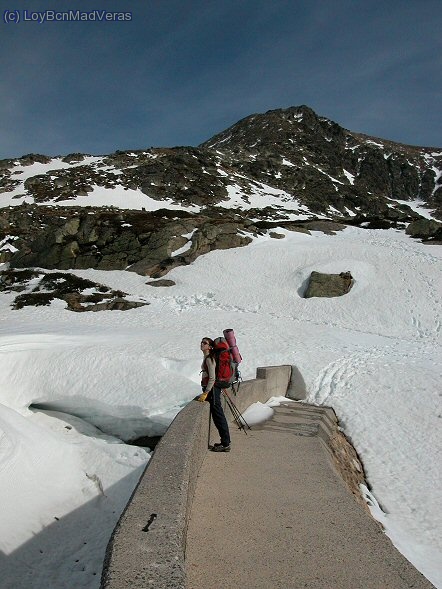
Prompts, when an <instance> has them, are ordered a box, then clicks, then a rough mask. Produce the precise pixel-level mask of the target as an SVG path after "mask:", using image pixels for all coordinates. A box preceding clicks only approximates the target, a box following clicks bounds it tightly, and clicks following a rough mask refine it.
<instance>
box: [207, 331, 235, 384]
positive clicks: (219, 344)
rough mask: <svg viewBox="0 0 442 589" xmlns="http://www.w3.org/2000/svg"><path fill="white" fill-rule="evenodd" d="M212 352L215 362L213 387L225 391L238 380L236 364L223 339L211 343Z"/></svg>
mask: <svg viewBox="0 0 442 589" xmlns="http://www.w3.org/2000/svg"><path fill="white" fill-rule="evenodd" d="M213 350H214V353H215V361H216V370H215V386H217V387H219V388H221V389H227V388H229V387H230V386H231V385H232V384H233V383H235V382H237V381H238V380H239V373H238V363H237V362H235V361H234V359H233V356H232V353H231V351H230V347H229V344H228V343H227V341H226V339H225V338H223V337H217V338H216V339H215V340H214V341H213Z"/></svg>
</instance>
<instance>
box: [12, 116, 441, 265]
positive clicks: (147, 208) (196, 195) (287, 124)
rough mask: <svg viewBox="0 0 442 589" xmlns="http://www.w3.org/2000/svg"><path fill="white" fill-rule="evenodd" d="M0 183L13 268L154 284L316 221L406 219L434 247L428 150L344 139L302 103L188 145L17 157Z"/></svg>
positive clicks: (434, 190) (433, 182) (434, 197)
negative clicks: (136, 276) (82, 272)
mask: <svg viewBox="0 0 442 589" xmlns="http://www.w3.org/2000/svg"><path fill="white" fill-rule="evenodd" d="M0 176H1V177H0V261H9V262H10V263H11V264H13V265H14V264H15V265H19V266H20V267H23V266H41V267H47V268H65V269H66V268H79V267H100V268H104V269H112V268H118V269H121V268H126V267H129V269H134V271H137V272H140V273H143V274H149V275H152V274H155V275H158V274H159V275H162V273H164V272H167V271H168V269H170V268H171V267H173V266H174V265H176V264H177V263H191V262H192V261H193V260H194V259H195V256H197V255H200V254H201V253H206V252H207V251H210V250H211V249H217V248H219V247H228V244H229V243H231V246H232V247H237V246H238V245H245V244H246V243H248V242H249V241H250V239H251V238H252V237H253V235H256V234H257V232H264V231H267V230H268V229H269V228H271V227H275V226H278V225H284V224H285V226H286V227H290V228H292V229H293V228H296V229H297V230H305V226H306V223H310V224H311V223H313V222H317V221H319V220H321V221H326V222H332V223H333V222H334V223H338V224H342V223H344V224H353V225H359V226H369V227H397V228H401V229H405V228H407V226H409V224H410V223H413V222H417V221H419V220H420V222H421V225H420V226H419V230H418V232H417V233H416V235H417V236H420V237H425V238H426V239H430V240H440V239H441V238H442V236H441V228H440V226H439V224H438V222H437V219H442V149H441V150H439V151H438V150H436V151H435V150H434V148H430V147H425V148H419V147H416V146H407V145H404V144H397V143H395V142H392V141H390V140H384V139H378V138H373V137H370V136H368V135H363V134H360V133H353V132H352V131H348V130H347V129H344V128H343V127H341V126H340V125H338V124H337V123H335V122H333V121H331V120H329V119H327V118H326V117H321V116H319V115H317V114H316V113H315V112H314V111H313V110H312V109H311V108H310V107H308V106H305V105H301V106H298V107H296V106H294V107H289V108H287V109H275V110H271V111H267V112H266V113H263V114H252V115H249V116H248V117H245V118H243V119H241V120H240V121H238V122H237V123H235V124H234V125H232V126H231V127H229V128H228V129H226V130H224V131H222V132H221V133H218V134H216V135H214V136H213V137H212V138H210V139H209V140H207V141H205V142H203V143H202V144H200V145H199V146H197V147H186V146H180V147H169V148H155V147H154V148H150V149H145V150H128V151H116V152H114V153H113V154H109V155H104V156H90V155H86V154H78V153H77V154H68V155H66V156H64V157H58V158H49V157H47V156H43V155H39V154H28V155H26V156H23V157H22V158H19V159H14V160H12V159H11V160H1V161H0ZM53 208H55V209H56V211H57V214H54V213H53V211H50V210H49V209H53ZM45 209H46V210H45ZM93 216H95V220H94V219H93V218H92V217H93ZM64 217H66V219H70V220H69V221H66V222H65V221H64V219H63V218H64ZM422 217H427V219H423V218H422ZM431 217H432V218H433V219H434V220H433V221H430V220H429V218H431ZM223 234H225V235H228V236H229V239H227V240H226V239H225V238H223ZM186 245H187V250H186ZM5 248H6V250H5ZM183 248H184V250H183ZM13 249H15V250H18V251H13ZM2 252H3V253H2ZM176 252H179V253H178V254H177V253H176ZM88 264H89V265H88Z"/></svg>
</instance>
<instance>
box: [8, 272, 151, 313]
mask: <svg viewBox="0 0 442 589" xmlns="http://www.w3.org/2000/svg"><path fill="white" fill-rule="evenodd" d="M0 292H21V293H23V294H20V295H18V296H17V297H16V298H15V300H14V302H13V303H12V308H13V309H22V308H23V307H27V306H41V305H50V304H51V302H52V301H54V300H55V299H59V300H62V301H65V302H66V305H67V306H66V308H67V309H69V310H70V311H75V312H85V311H106V310H118V311H127V310H128V309H133V308H136V307H140V306H144V305H148V304H149V303H148V302H147V301H143V300H129V299H127V298H126V297H127V294H126V293H124V292H122V291H119V290H117V291H115V290H111V289H110V288H108V287H107V286H104V285H102V284H98V283H96V282H93V281H91V280H87V279H85V278H80V277H78V276H75V275H73V274H68V273H62V272H53V273H51V274H46V273H45V272H42V271H40V270H4V271H3V272H0Z"/></svg>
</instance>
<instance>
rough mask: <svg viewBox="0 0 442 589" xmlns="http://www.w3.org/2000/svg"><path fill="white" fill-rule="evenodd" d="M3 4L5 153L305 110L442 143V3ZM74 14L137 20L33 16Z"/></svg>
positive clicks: (125, 141)
mask: <svg viewBox="0 0 442 589" xmlns="http://www.w3.org/2000/svg"><path fill="white" fill-rule="evenodd" d="M2 5H3V6H2V8H1V15H0V16H1V21H0V51H1V53H0V55H1V66H0V158H6V157H17V156H20V155H23V154H27V153H31V152H34V153H44V154H47V155H56V154H67V153H71V152H85V153H91V154H104V153H110V152H112V151H115V150H117V149H121V150H125V149H142V148H147V147H151V146H174V145H197V144H199V143H201V142H202V141H205V140H206V139H208V138H209V137H211V136H212V135H214V134H215V133H217V132H219V131H222V130H224V129H225V128H227V127H228V126H230V125H232V124H233V123H235V122H237V121H238V120H239V119H241V118H243V117H245V116H247V115H249V114H252V113H256V112H265V111H266V110H270V109H275V108H286V107H289V106H297V105H300V104H306V105H308V106H310V107H311V108H313V109H314V110H315V111H316V112H317V113H318V114H320V115H322V116H325V117H328V118H330V119H332V120H334V121H336V122H337V123H339V124H340V125H342V126H343V127H346V128H347V129H351V130H353V131H359V132H363V133H367V134H369V135H375V136H378V137H383V138H386V139H392V140H395V141H400V142H404V143H410V144H415V145H425V146H435V147H440V146H442V116H441V108H442V32H441V26H440V23H441V21H440V14H441V8H442V4H441V0H379V1H378V0H366V1H360V0H305V1H304V0H8V2H7V3H5V2H2ZM6 9H7V10H9V11H11V12H9V13H5V10H6ZM25 10H27V13H25ZM70 10H71V11H77V10H80V11H82V12H89V13H90V12H91V11H107V12H108V13H109V12H123V13H130V14H129V18H130V19H131V20H126V21H121V22H110V21H101V22H100V21H99V20H97V19H98V17H99V15H98V13H96V14H95V18H96V20H95V21H71V22H67V21H47V22H44V23H41V24H40V23H39V22H37V21H30V20H26V19H29V18H40V16H39V15H38V14H36V13H37V12H41V13H45V14H46V11H58V12H60V11H65V12H66V11H70ZM33 11H34V12H33ZM48 14H49V17H50V16H51V15H50V13H48ZM102 14H104V13H102V12H100V15H102ZM14 19H15V20H19V21H20V22H5V21H8V20H9V21H12V20H14Z"/></svg>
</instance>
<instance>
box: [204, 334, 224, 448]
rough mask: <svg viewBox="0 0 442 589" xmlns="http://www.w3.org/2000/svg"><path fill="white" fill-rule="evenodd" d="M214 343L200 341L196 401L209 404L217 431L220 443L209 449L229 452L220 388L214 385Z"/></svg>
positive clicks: (207, 340)
mask: <svg viewBox="0 0 442 589" xmlns="http://www.w3.org/2000/svg"><path fill="white" fill-rule="evenodd" d="M213 346H214V343H213V340H212V339H211V338H210V337H203V339H202V340H201V351H202V353H203V356H204V358H203V363H202V364H201V387H202V389H203V392H202V394H201V395H200V396H199V397H198V401H201V402H203V401H206V400H207V401H208V402H209V403H210V415H211V417H212V419H213V423H214V424H215V427H216V429H217V430H218V433H219V436H220V438H221V442H220V443H219V444H214V445H213V446H212V447H211V448H210V449H211V450H212V452H230V432H229V426H228V425H227V419H226V416H225V415H224V410H223V408H222V405H221V392H222V391H221V388H220V387H218V386H217V385H216V359H215V354H214V348H213Z"/></svg>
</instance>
